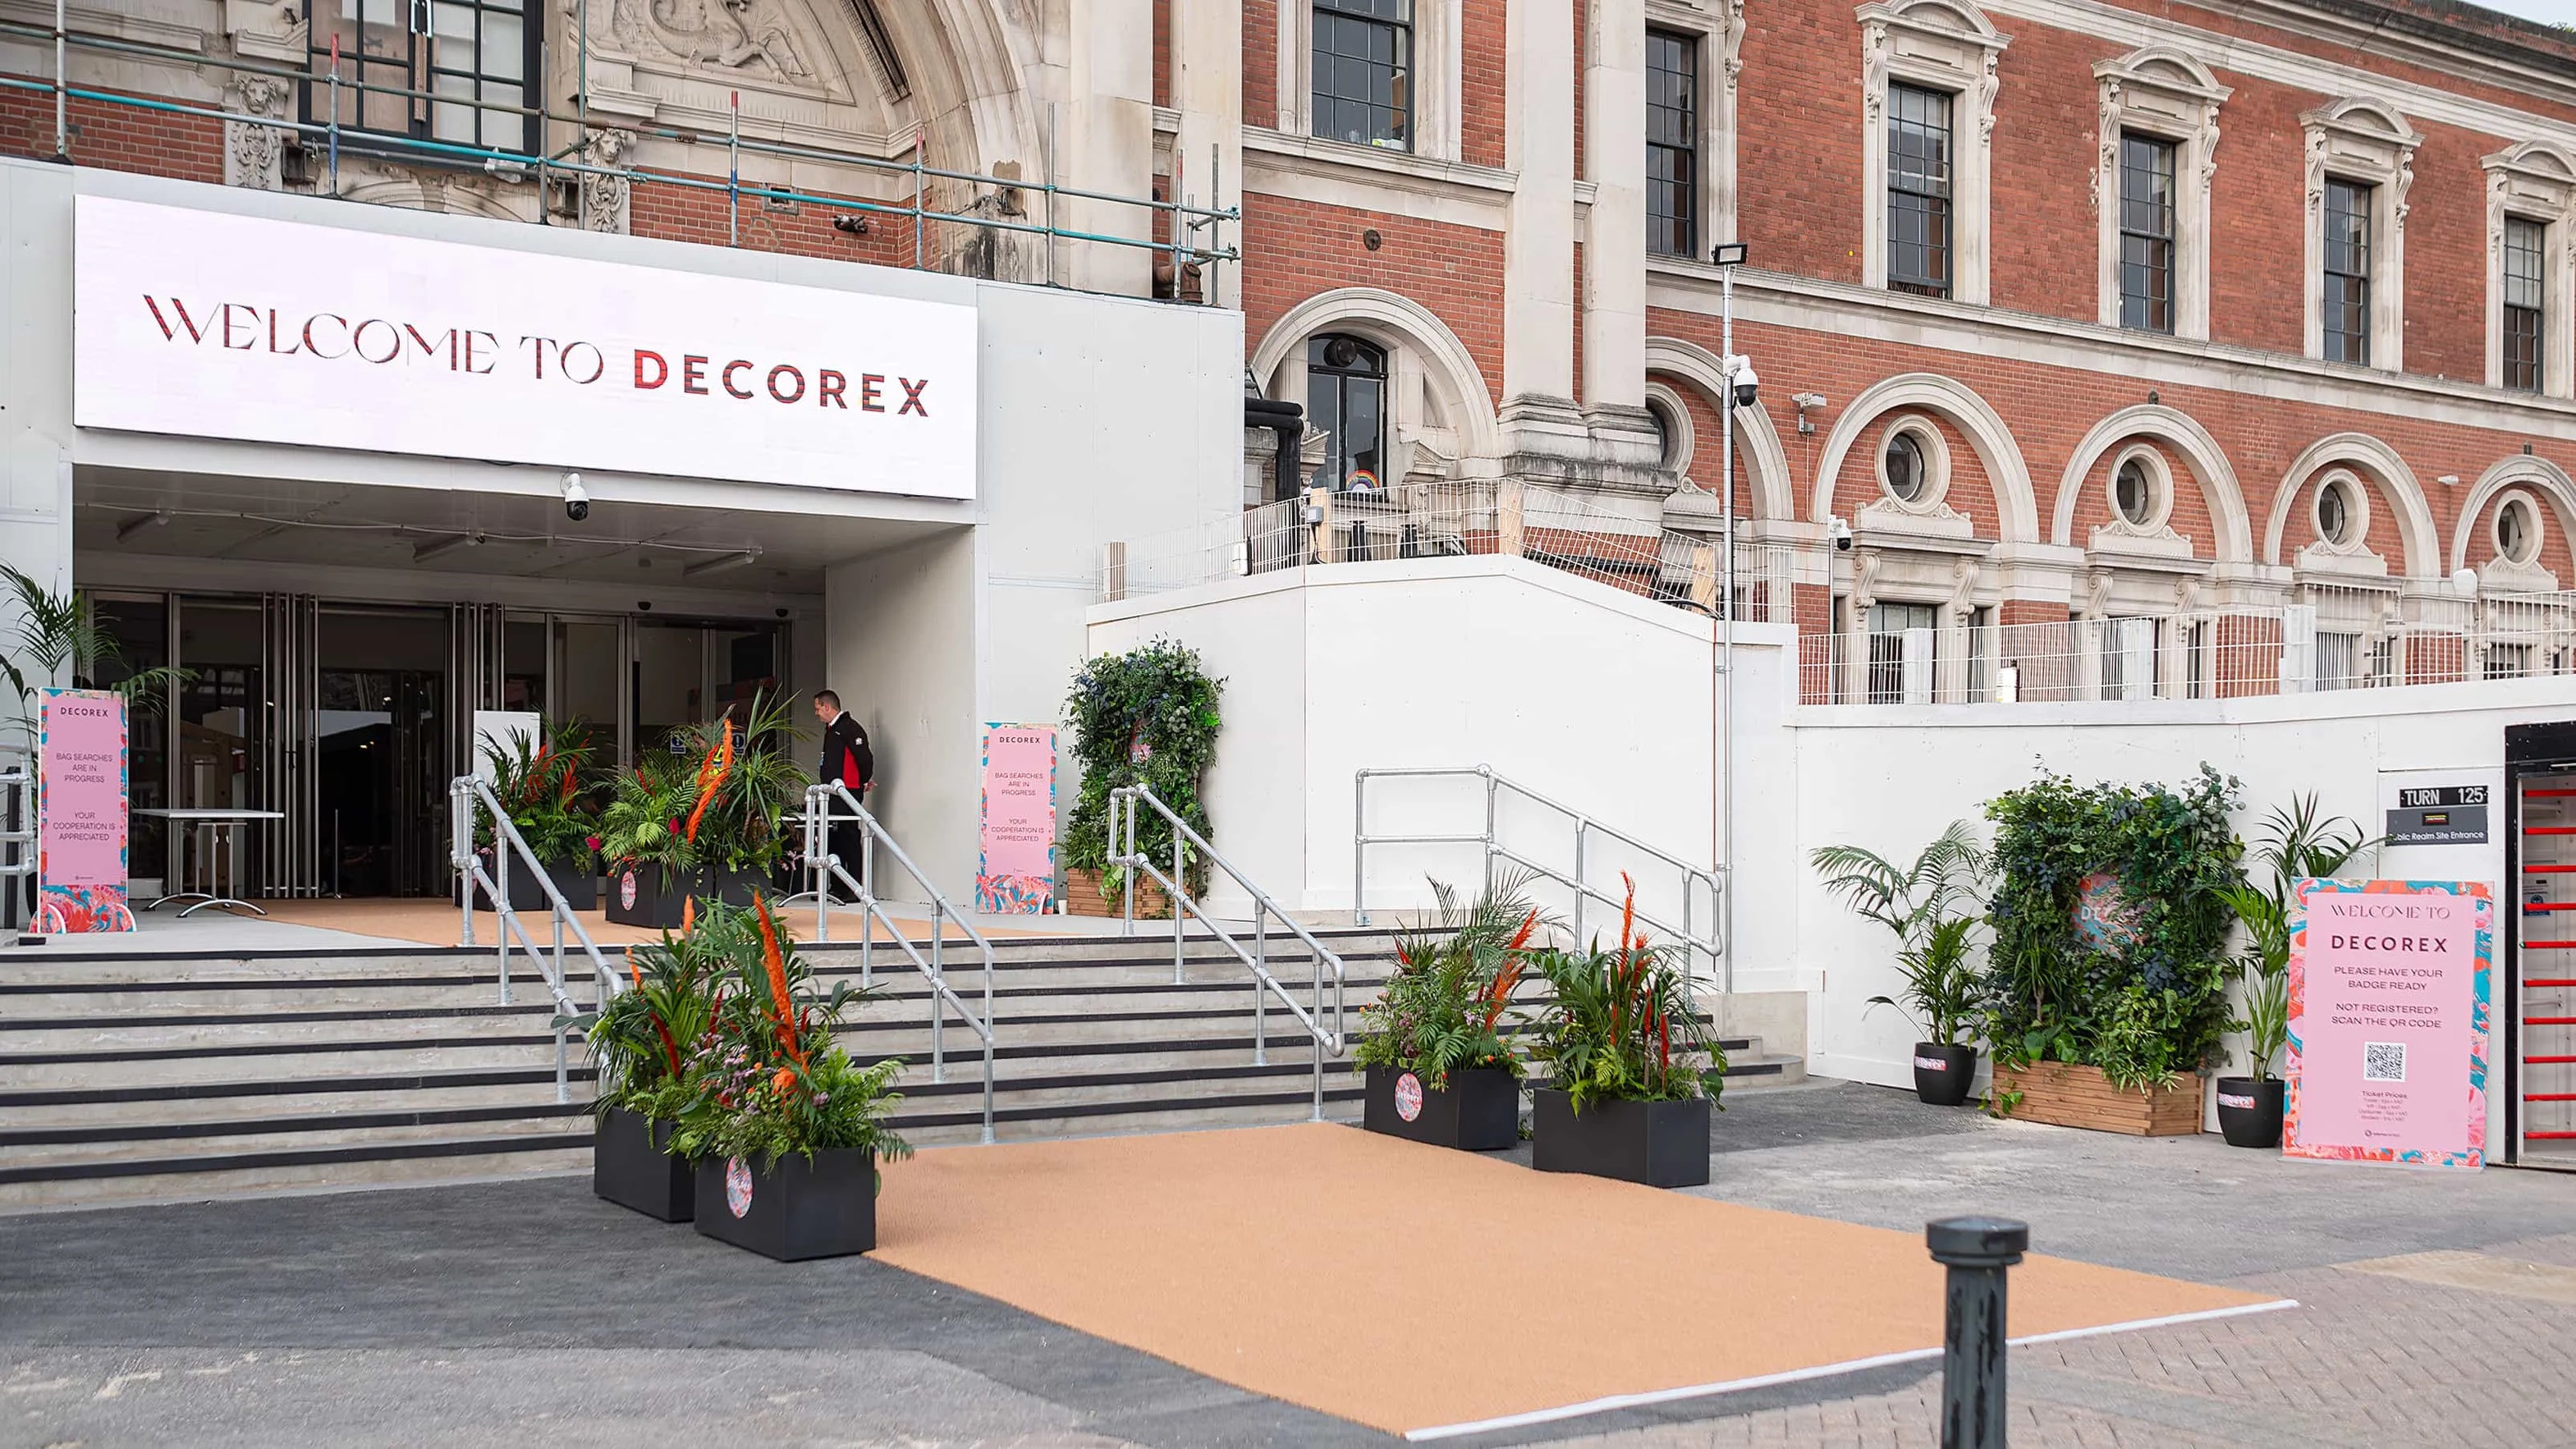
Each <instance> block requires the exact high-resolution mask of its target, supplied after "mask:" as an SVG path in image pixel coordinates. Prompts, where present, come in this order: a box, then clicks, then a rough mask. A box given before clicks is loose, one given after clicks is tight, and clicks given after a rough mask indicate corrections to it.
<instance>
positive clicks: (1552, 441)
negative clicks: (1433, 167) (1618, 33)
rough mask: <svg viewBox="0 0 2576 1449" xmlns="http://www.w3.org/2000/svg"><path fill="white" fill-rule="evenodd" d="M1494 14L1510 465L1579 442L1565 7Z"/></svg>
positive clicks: (1582, 448) (1570, 62)
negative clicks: (1508, 195)
mask: <svg viewBox="0 0 2576 1449" xmlns="http://www.w3.org/2000/svg"><path fill="white" fill-rule="evenodd" d="M1504 14H1505V25H1504V45H1505V52H1504V63H1503V97H1504V112H1503V146H1504V164H1505V165H1507V166H1509V167H1510V168H1511V169H1512V170H1513V171H1515V172H1517V173H1518V174H1519V184H1518V185H1517V186H1516V187H1515V188H1514V189H1513V191H1512V199H1511V205H1510V208H1509V210H1508V212H1507V213H1506V218H1505V219H1506V224H1507V226H1508V227H1509V230H1508V231H1507V232H1506V233H1505V234H1504V238H1503V409H1502V428H1503V435H1504V445H1505V449H1506V451H1507V452H1508V453H1510V454H1513V455H1515V458H1514V460H1513V461H1512V462H1511V463H1510V464H1509V465H1507V466H1509V467H1511V468H1512V469H1513V471H1515V472H1520V471H1527V470H1528V464H1529V463H1531V462H1534V461H1537V459H1538V458H1542V457H1548V456H1553V457H1556V458H1566V457H1569V456H1571V457H1573V458H1577V459H1579V458H1581V457H1583V456H1584V455H1585V454H1586V452H1587V451H1588V448H1587V444H1586V438H1585V430H1584V426H1583V416H1582V413H1581V412H1580V410H1578V409H1577V407H1576V405H1575V401H1574V328H1575V325H1576V322H1577V316H1576V312H1575V304H1574V59H1573V58H1574V7H1573V6H1572V5H1571V4H1546V3H1528V4H1516V5H1512V6H1510V7H1508V8H1507V9H1506V11H1505V12H1504ZM1538 471H1541V472H1545V471H1547V470H1546V469H1544V468H1541V469H1540V470H1538Z"/></svg>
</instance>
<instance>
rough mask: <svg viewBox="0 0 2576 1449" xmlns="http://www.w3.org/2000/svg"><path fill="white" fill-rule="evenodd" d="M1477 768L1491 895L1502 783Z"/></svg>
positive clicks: (1486, 880)
mask: <svg viewBox="0 0 2576 1449" xmlns="http://www.w3.org/2000/svg"><path fill="white" fill-rule="evenodd" d="M1479 770H1480V771H1481V773H1482V774H1483V775H1484V777H1485V894H1487V895H1492V894H1493V893H1494V847H1495V845H1496V844H1498V843H1499V840H1498V837H1497V835H1496V832H1495V829H1494V822H1495V820H1496V818H1497V817H1498V812H1499V810H1500V804H1501V799H1500V797H1501V795H1502V783H1501V782H1500V781H1498V780H1496V779H1495V778H1494V772H1493V771H1491V770H1486V769H1483V768H1482V767H1481V766H1480V767H1479ZM1582 944H1583V943H1582V941H1581V940H1579V939H1578V940H1577V941H1576V942H1575V946H1576V948H1577V949H1580V948H1581V946H1582Z"/></svg>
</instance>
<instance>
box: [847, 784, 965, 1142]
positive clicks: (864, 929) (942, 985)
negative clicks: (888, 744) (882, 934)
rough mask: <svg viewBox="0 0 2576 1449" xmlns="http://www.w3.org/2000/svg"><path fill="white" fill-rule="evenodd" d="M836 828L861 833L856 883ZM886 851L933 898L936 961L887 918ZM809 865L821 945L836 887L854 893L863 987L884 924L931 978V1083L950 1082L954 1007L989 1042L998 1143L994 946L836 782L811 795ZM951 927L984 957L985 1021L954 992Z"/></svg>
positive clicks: (870, 979)
mask: <svg viewBox="0 0 2576 1449" xmlns="http://www.w3.org/2000/svg"><path fill="white" fill-rule="evenodd" d="M836 806H846V807H848V811H849V813H847V814H839V813H836V812H835V808H834V807H836ZM835 825H856V826H857V827H859V830H860V839H861V840H862V841H863V842H864V844H863V847H862V848H861V850H860V851H859V873H858V875H857V877H856V878H853V877H852V876H851V875H850V873H849V871H848V870H847V869H846V868H844V867H843V865H842V863H841V858H840V857H839V856H838V855H836V854H834V853H833V851H832V827H833V826H835ZM880 845H882V846H884V847H885V849H886V853H887V854H889V855H891V856H893V857H894V859H895V863H896V864H898V865H900V866H902V867H903V868H904V871H905V873H906V874H908V875H910V876H911V877H912V879H913V883H914V884H915V885H916V886H918V887H919V888H920V889H921V890H922V892H923V893H924V894H926V895H928V896H929V897H930V954H929V955H928V956H927V957H925V956H923V955H922V953H921V948H920V947H918V946H916V945H914V944H913V942H912V938H911V936H910V935H909V934H907V933H906V932H905V931H904V929H903V927H901V926H899V925H897V924H896V923H895V919H894V917H892V916H890V915H887V914H886V910H885V906H884V904H883V903H882V902H880V901H879V900H878V899H877V892H876V849H875V847H877V846H880ZM805 861H806V864H807V867H808V868H809V869H811V870H812V871H813V872H814V873H815V883H814V939H815V940H817V941H829V940H831V939H832V882H834V881H835V880H837V881H839V882H841V883H842V884H844V885H846V886H848V887H849V888H850V892H851V899H852V900H853V901H855V902H856V903H857V904H858V906H859V907H860V911H859V984H860V985H862V986H870V985H874V984H875V981H876V961H875V957H876V927H877V924H878V923H879V922H883V923H884V924H885V928H886V931H887V933H888V934H889V935H891V936H892V937H893V938H894V944H895V945H897V946H899V947H901V948H902V950H903V954H904V955H905V956H906V957H908V958H909V959H910V960H911V962H912V964H913V967H914V969H916V970H918V971H919V972H920V973H921V974H922V975H923V976H925V977H927V978H929V981H930V987H931V992H930V1079H931V1080H932V1081H934V1082H945V1081H947V1080H948V1052H947V1047H946V1043H945V1038H944V1036H943V1035H942V1033H943V1030H944V1028H945V1026H946V1023H947V1018H948V1010H949V1008H950V1007H954V1008H956V1011H957V1014H958V1015H959V1016H961V1017H964V1018H965V1020H966V1025H967V1026H968V1027H970V1028H972V1029H973V1030H974V1033H975V1035H976V1036H977V1037H979V1038H981V1039H982V1040H983V1043H984V1140H985V1141H986V1142H990V1141H992V1140H993V943H992V942H991V941H988V940H986V939H985V938H984V933H983V932H981V931H979V930H977V929H975V923H974V922H972V921H970V920H968V919H966V918H965V917H964V916H962V915H960V914H958V911H957V908H956V907H955V906H952V905H950V904H949V903H948V897H947V896H946V895H944V894H942V893H941V891H940V889H939V887H937V886H935V885H933V884H931V883H930V874H929V872H927V871H924V870H923V869H922V868H921V867H920V866H918V865H916V864H914V863H913V859H912V857H911V856H909V855H906V854H905V853H904V849H903V847H902V846H900V845H898V844H896V843H895V838H894V837H893V836H892V835H890V834H888V833H887V832H886V828H885V825H884V823H883V822H881V821H879V820H878V819H877V817H876V816H875V814H873V813H872V812H870V811H869V809H868V808H867V807H866V806H864V805H862V804H860V803H859V800H858V797H857V796H855V795H853V794H851V793H850V789H849V787H848V786H847V785H843V784H841V783H839V782H838V781H825V782H824V783H822V784H819V785H809V786H807V787H806V789H805ZM952 921H954V922H955V923H956V924H957V928H958V929H959V930H961V931H963V932H965V934H966V939H967V940H968V941H971V942H973V943H974V945H975V949H976V950H977V951H978V952H980V953H981V954H982V957H983V967H984V1014H983V1016H982V1017H980V1018H979V1017H977V1016H976V1015H975V1012H974V1009H973V1008H971V1007H969V1006H968V1005H967V1004H966V999H965V998H964V997H962V996H959V995H958V994H957V993H956V992H955V991H954V990H952V989H950V987H949V985H948V967H947V957H946V953H945V950H944V948H945V946H946V943H947V939H948V925H949V923H950V922H952Z"/></svg>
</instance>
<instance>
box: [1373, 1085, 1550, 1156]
mask: <svg viewBox="0 0 2576 1449" xmlns="http://www.w3.org/2000/svg"><path fill="white" fill-rule="evenodd" d="M1408 1082H1409V1083H1411V1086H1410V1088H1409V1089H1408V1088H1407V1086H1406V1084H1407V1083H1408ZM1407 1105H1410V1106H1411V1107H1412V1108H1413V1114H1412V1115H1411V1116H1409V1117H1408V1116H1406V1115H1405V1108H1406V1107H1407ZM1361 1123H1362V1125H1364V1126H1366V1127H1367V1128H1368V1130H1370V1131H1371V1132H1383V1133H1385V1134H1386V1135H1387V1136H1389V1137H1401V1138H1403V1139H1405V1140H1406V1141H1408V1142H1427V1143H1429V1144H1431V1145H1432V1146H1434V1147H1456V1148H1461V1149H1463V1150H1465V1151H1468V1152H1504V1151H1508V1150H1510V1149H1511V1148H1513V1147H1516V1146H1518V1145H1520V1140H1521V1084H1520V1083H1519V1082H1518V1081H1515V1080H1514V1079H1513V1077H1512V1074H1511V1073H1509V1072H1507V1071H1504V1070H1503V1069H1502V1068H1500V1067H1480V1068H1476V1069H1474V1070H1471V1071H1456V1072H1451V1073H1450V1074H1449V1085H1448V1086H1447V1087H1446V1088H1435V1087H1433V1086H1432V1085H1431V1083H1430V1081H1429V1080H1428V1079H1426V1078H1423V1077H1420V1076H1417V1075H1415V1074H1414V1073H1412V1072H1408V1071H1403V1070H1401V1069H1399V1068H1396V1067H1371V1068H1369V1069H1368V1105H1367V1108H1366V1110H1365V1112H1364V1114H1363V1115H1362V1118H1361Z"/></svg>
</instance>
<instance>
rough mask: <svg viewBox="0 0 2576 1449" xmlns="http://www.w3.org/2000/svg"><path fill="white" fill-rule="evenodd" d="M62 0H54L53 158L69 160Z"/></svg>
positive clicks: (68, 53) (68, 77)
mask: <svg viewBox="0 0 2576 1449" xmlns="http://www.w3.org/2000/svg"><path fill="white" fill-rule="evenodd" d="M63 12H64V0H54V159H55V160H57V161H69V160H70V159H71V157H72V128H71V118H70V115H69V113H68V112H66V111H65V110H64V108H63V107H64V99H65V97H66V96H67V95H68V94H69V87H70V85H71V79H72V77H71V71H70V69H69V67H70V65H71V47H70V35H69V28H68V27H67V26H66V24H65V20H66V18H67V17H66V16H65V15H64V13H63Z"/></svg>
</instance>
